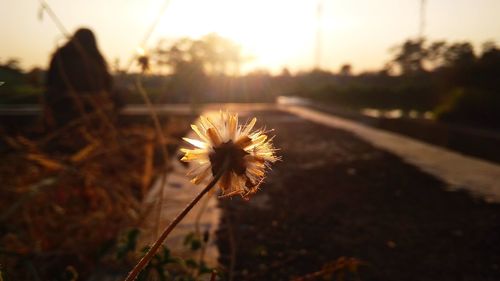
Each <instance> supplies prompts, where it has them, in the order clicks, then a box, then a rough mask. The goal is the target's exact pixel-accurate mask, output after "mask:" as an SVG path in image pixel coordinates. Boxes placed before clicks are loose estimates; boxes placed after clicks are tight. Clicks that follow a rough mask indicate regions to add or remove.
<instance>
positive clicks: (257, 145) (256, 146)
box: [181, 111, 278, 198]
mask: <svg viewBox="0 0 500 281" xmlns="http://www.w3.org/2000/svg"><path fill="white" fill-rule="evenodd" d="M256 121H257V119H256V118H253V119H252V120H251V121H250V122H248V123H247V124H245V125H238V115H237V114H230V113H228V112H222V111H221V112H220V114H219V115H218V116H215V117H214V118H210V117H206V116H201V117H200V120H199V122H198V125H191V128H192V129H193V131H195V133H196V134H197V135H198V137H199V138H200V140H196V139H189V138H184V140H185V141H187V142H188V143H190V144H192V145H193V146H195V147H196V148H195V149H186V148H183V149H181V151H182V152H183V153H185V155H184V157H183V158H182V159H181V160H182V161H185V162H193V164H194V167H193V169H192V170H191V171H190V172H189V174H188V175H192V176H193V179H192V182H194V183H195V184H198V183H200V182H201V181H203V180H205V179H207V178H209V177H210V176H212V177H215V176H216V175H217V174H218V173H223V174H222V176H221V178H220V180H219V182H218V185H219V187H220V188H221V190H222V196H233V195H241V196H243V197H244V198H247V197H248V195H250V194H253V193H254V192H255V191H257V189H258V188H259V186H260V184H261V183H262V181H263V179H264V176H265V172H266V169H267V168H269V164H270V163H273V162H275V161H276V160H277V159H278V158H277V157H276V155H275V151H276V150H275V149H274V148H273V146H272V144H271V140H272V139H269V138H268V137H267V135H265V132H264V131H263V130H254V131H252V129H253V127H254V125H255V122H256Z"/></svg>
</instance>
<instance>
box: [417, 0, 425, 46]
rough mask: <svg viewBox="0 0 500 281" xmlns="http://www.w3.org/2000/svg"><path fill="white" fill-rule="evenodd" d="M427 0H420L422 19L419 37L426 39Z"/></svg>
mask: <svg viewBox="0 0 500 281" xmlns="http://www.w3.org/2000/svg"><path fill="white" fill-rule="evenodd" d="M425 4H426V3H425V0H420V21H419V30H418V38H419V39H424V33H425Z"/></svg>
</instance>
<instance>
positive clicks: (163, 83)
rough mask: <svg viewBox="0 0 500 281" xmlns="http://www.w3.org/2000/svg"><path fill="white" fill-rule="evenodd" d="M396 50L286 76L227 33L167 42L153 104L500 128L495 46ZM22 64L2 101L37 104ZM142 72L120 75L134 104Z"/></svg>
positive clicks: (416, 44) (413, 45)
mask: <svg viewBox="0 0 500 281" xmlns="http://www.w3.org/2000/svg"><path fill="white" fill-rule="evenodd" d="M390 51H391V53H392V55H393V58H392V59H391V60H390V61H389V62H388V63H387V64H386V65H385V66H384V68H383V69H381V70H380V71H378V72H365V73H361V74H357V75H353V74H352V69H353V66H351V65H350V64H344V65H342V67H341V68H340V70H339V72H338V73H332V72H327V71H321V70H313V71H307V72H299V73H295V74H292V73H290V71H289V70H288V69H286V68H284V69H283V71H282V72H281V73H280V74H279V75H271V74H269V73H268V72H266V71H262V70H256V71H254V72H251V73H247V74H244V75H240V67H241V65H242V64H244V63H245V62H246V61H247V60H248V58H246V57H245V56H243V55H242V53H241V49H240V47H239V46H238V45H236V44H235V43H234V42H231V41H230V40H228V39H226V38H223V37H220V36H218V35H216V34H209V35H206V36H204V37H202V38H200V39H197V40H194V39H190V38H181V39H178V40H175V41H171V42H168V41H166V40H162V41H160V42H159V43H158V45H157V46H156V47H155V48H153V49H152V50H150V52H149V53H150V55H149V57H148V63H149V65H150V67H151V69H152V71H153V70H154V72H152V73H150V74H148V75H147V76H146V77H144V79H143V84H144V88H145V89H146V90H147V91H148V93H149V94H150V98H151V100H152V102H153V103H205V102H273V101H274V100H275V98H276V97H277V96H280V95H295V96H301V97H306V98H312V99H316V100H320V101H322V102H328V103H331V104H334V105H337V106H341V107H348V108H351V109H354V110H359V109H361V108H377V109H402V110H417V111H421V112H427V111H434V112H435V113H436V116H437V118H439V119H440V120H443V121H446V122H454V123H458V124H467V125H472V126H479V127H487V128H495V129H498V128H499V127H500V124H499V122H497V120H499V119H500V103H499V102H498V93H499V92H500V83H498V77H500V49H499V48H498V47H497V46H496V45H495V43H493V42H485V43H484V44H483V47H482V49H481V51H479V52H478V51H477V50H475V49H474V47H473V46H472V45H471V44H470V43H469V42H452V43H449V42H446V41H435V42H428V41H426V40H425V39H423V38H419V39H409V40H405V41H404V42H402V43H401V44H399V45H397V46H395V47H393V48H392V49H391V50H390ZM16 65H17V62H16V61H15V60H11V61H10V62H8V63H4V64H3V66H2V67H1V69H0V70H1V71H4V72H5V71H7V72H8V73H10V74H9V75H4V76H5V77H9V78H8V79H7V78H5V80H8V81H6V82H7V83H6V84H5V85H4V86H1V87H0V104H16V103H17V104H20V103H37V101H38V96H39V94H40V93H41V88H40V83H39V82H38V84H37V83H36V81H40V80H43V79H40V77H43V71H41V70H39V69H34V70H32V71H31V72H30V74H29V75H28V74H23V73H22V72H20V70H19V69H16ZM137 75H138V74H124V73H122V72H120V71H118V72H117V73H116V75H115V78H114V80H115V88H116V89H115V90H116V91H119V92H121V93H122V96H123V99H124V101H125V102H126V103H142V98H141V96H140V95H139V94H138V93H137V91H136V90H135V81H136V76H137ZM2 77H3V76H2ZM29 77H31V78H29ZM37 77H38V78H37ZM28 81H32V82H28ZM36 85H38V86H36ZM457 93H460V94H457Z"/></svg>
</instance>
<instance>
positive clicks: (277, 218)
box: [217, 112, 500, 281]
mask: <svg viewBox="0 0 500 281" xmlns="http://www.w3.org/2000/svg"><path fill="white" fill-rule="evenodd" d="M257 117H258V118H259V120H260V121H262V123H261V124H265V125H266V127H267V128H273V129H274V130H275V131H274V132H273V134H275V135H276V138H275V141H274V142H275V145H276V147H278V148H280V149H281V150H280V151H279V155H280V156H281V157H282V161H281V162H279V163H277V164H276V165H274V168H273V170H272V171H271V172H270V173H269V176H268V178H267V179H266V183H265V184H264V185H263V186H262V190H261V191H260V192H259V193H258V194H256V195H255V196H254V197H252V198H251V199H250V201H243V200H240V199H239V198H234V199H231V200H228V199H224V200H221V201H220V203H221V206H222V207H223V209H224V212H223V218H222V222H221V226H220V229H219V231H218V233H217V243H218V245H219V248H220V251H221V256H220V262H221V263H222V264H223V265H224V266H225V267H226V269H227V271H228V272H231V271H232V273H233V280H290V279H292V278H294V277H297V276H304V275H305V274H308V273H311V272H315V271H318V270H320V269H321V268H322V266H323V265H324V264H326V263H328V262H331V261H334V260H336V259H338V258H339V257H342V256H344V257H354V258H357V259H360V260H362V261H363V262H364V265H363V266H361V267H360V268H359V277H360V279H361V280H406V281H411V280H477V281H480V280H492V281H493V280H500V205H499V204H487V203H485V202H483V201H482V200H481V199H478V198H473V197H471V196H470V195H469V194H467V193H466V192H462V191H448V190H447V186H446V184H444V183H443V182H440V181H439V180H437V179H436V178H434V177H432V176H430V175H427V174H425V173H424V172H422V171H420V170H419V169H418V168H416V167H414V166H411V165H409V164H406V163H404V162H403V161H402V160H401V159H400V158H398V157H396V156H394V155H392V154H390V153H387V152H384V151H381V150H379V149H377V148H375V147H373V146H372V145H370V144H369V143H367V142H365V141H363V140H360V139H359V138H358V137H356V136H354V135H352V134H350V133H348V132H345V131H342V130H337V129H332V128H328V127H325V126H322V125H318V124H314V123H311V122H308V121H305V120H303V119H300V118H298V117H295V116H293V115H288V114H284V113H278V112H260V113H258V114H257ZM231 265H233V270H231Z"/></svg>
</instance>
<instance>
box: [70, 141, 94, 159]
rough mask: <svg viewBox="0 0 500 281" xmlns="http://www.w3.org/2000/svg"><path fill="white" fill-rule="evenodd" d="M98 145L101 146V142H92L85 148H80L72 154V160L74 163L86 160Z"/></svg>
mask: <svg viewBox="0 0 500 281" xmlns="http://www.w3.org/2000/svg"><path fill="white" fill-rule="evenodd" d="M97 147H99V143H97V142H96V143H91V144H89V145H87V146H85V147H84V148H82V149H80V150H79V151H78V152H77V153H75V154H73V156H71V158H70V161H71V162H73V163H78V162H81V161H82V160H85V158H87V157H88V156H89V155H90V154H91V153H92V152H93V151H94V150H95V149H96V148H97Z"/></svg>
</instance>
